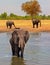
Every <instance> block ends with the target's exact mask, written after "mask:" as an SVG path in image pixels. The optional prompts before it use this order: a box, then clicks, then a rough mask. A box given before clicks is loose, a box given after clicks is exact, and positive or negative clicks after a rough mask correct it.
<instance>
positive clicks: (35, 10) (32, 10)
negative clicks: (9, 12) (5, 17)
mask: <svg viewBox="0 0 50 65" xmlns="http://www.w3.org/2000/svg"><path fill="white" fill-rule="evenodd" d="M21 7H22V10H23V11H24V12H26V13H27V14H30V15H31V16H33V15H37V14H39V13H40V12H41V7H40V4H39V2H38V1H37V0H33V1H28V2H25V3H23V4H22V6H21Z"/></svg>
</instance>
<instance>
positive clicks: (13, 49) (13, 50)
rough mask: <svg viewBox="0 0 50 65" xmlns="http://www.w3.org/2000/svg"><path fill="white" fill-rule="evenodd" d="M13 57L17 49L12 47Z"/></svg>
mask: <svg viewBox="0 0 50 65" xmlns="http://www.w3.org/2000/svg"><path fill="white" fill-rule="evenodd" d="M12 55H13V56H14V55H15V48H14V47H12Z"/></svg>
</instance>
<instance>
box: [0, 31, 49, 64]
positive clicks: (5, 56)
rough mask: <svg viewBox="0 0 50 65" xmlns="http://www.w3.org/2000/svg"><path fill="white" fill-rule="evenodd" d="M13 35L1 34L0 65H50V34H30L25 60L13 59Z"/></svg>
mask: <svg viewBox="0 0 50 65" xmlns="http://www.w3.org/2000/svg"><path fill="white" fill-rule="evenodd" d="M10 37H11V33H0V65H50V32H40V33H30V38H29V40H28V42H27V44H26V46H25V50H24V58H23V59H21V58H17V57H12V53H11V47H10V43H9V39H10Z"/></svg>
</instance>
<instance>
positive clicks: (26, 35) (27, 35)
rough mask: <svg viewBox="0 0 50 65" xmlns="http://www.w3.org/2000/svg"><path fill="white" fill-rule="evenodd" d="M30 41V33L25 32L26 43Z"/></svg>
mask: <svg viewBox="0 0 50 65" xmlns="http://www.w3.org/2000/svg"><path fill="white" fill-rule="evenodd" d="M28 39H29V32H28V31H25V35H24V40H25V43H26V42H27V41H28Z"/></svg>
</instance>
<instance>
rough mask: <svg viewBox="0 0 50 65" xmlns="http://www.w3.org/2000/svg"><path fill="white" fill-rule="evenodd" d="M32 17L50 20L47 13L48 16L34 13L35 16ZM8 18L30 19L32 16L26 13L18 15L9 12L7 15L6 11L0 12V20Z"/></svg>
mask: <svg viewBox="0 0 50 65" xmlns="http://www.w3.org/2000/svg"><path fill="white" fill-rule="evenodd" d="M34 18H38V19H43V20H45V19H48V20H50V15H48V16H46V15H36V16H34ZM9 19H10V20H22V19H23V20H31V19H32V17H31V16H29V15H27V16H18V15H16V14H14V13H11V14H10V15H7V13H6V12H4V13H2V14H0V20H9Z"/></svg>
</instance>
